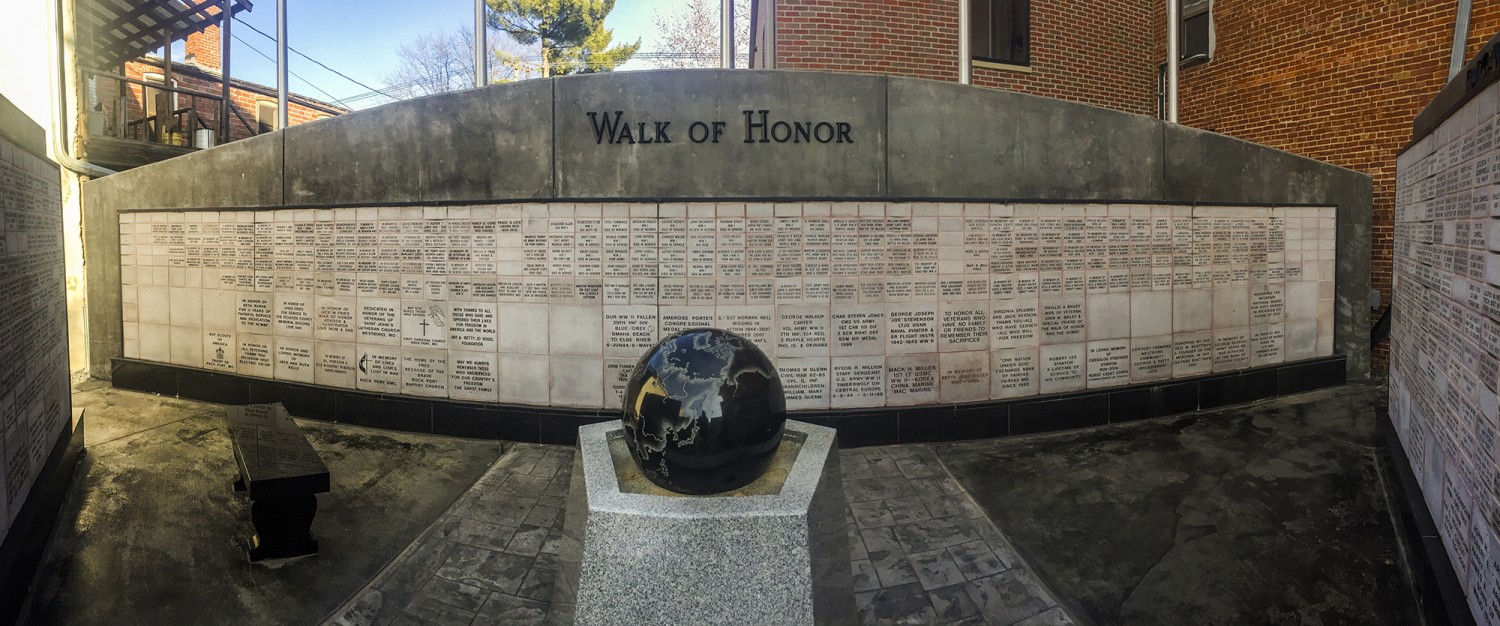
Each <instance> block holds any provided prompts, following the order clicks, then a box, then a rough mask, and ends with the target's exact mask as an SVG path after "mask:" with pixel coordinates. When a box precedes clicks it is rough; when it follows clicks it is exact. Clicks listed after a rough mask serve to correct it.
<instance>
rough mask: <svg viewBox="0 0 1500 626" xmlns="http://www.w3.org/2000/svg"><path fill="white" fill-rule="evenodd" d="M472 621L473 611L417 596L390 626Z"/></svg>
mask: <svg viewBox="0 0 1500 626" xmlns="http://www.w3.org/2000/svg"><path fill="white" fill-rule="evenodd" d="M473 621H474V612H473V611H465V610H463V609H460V608H458V607H454V606H448V605H446V604H443V603H441V602H437V601H435V600H432V599H430V598H426V597H423V596H417V598H416V599H414V600H412V601H411V603H410V604H407V605H406V608H405V609H404V610H402V611H401V614H400V615H398V616H396V619H394V620H392V621H391V625H392V626H417V625H419V624H420V625H426V626H468V624H469V623H470V622H473Z"/></svg>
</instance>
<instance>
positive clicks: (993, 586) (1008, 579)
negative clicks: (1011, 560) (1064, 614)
mask: <svg viewBox="0 0 1500 626" xmlns="http://www.w3.org/2000/svg"><path fill="white" fill-rule="evenodd" d="M1034 586H1035V584H1034V583H1033V582H1032V581H1030V580H1029V574H1028V573H1027V572H1026V571H1025V570H1021V569H1013V570H1008V571H1004V572H1001V573H999V574H995V575H994V576H987V577H984V578H981V579H979V580H974V581H969V582H967V583H964V590H965V591H966V592H968V594H969V599H971V600H973V601H974V604H975V605H976V606H978V607H979V612H980V613H982V614H983V615H984V620H985V621H986V622H988V623H991V624H1014V623H1016V622H1018V621H1021V620H1023V619H1026V618H1028V617H1031V616H1032V615H1036V614H1037V613H1040V612H1042V611H1045V610H1047V609H1049V608H1051V607H1049V606H1048V605H1047V604H1046V603H1045V602H1044V601H1043V600H1041V599H1039V598H1037V597H1036V596H1035V595H1033V593H1032V591H1031V589H1032V588H1033V587H1034Z"/></svg>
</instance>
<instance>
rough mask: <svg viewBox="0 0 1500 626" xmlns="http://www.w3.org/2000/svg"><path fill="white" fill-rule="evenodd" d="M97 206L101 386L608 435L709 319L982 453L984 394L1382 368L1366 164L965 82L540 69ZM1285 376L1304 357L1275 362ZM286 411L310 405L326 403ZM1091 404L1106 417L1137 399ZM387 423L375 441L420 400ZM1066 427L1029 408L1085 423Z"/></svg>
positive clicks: (149, 170) (816, 407)
mask: <svg viewBox="0 0 1500 626" xmlns="http://www.w3.org/2000/svg"><path fill="white" fill-rule="evenodd" d="M997 112H1002V113H997ZM84 194H85V198H84V204H85V217H86V220H88V221H89V223H93V224H105V225H106V226H105V227H103V228H91V229H86V231H88V232H87V234H86V237H87V238H88V240H87V241H86V249H87V250H88V251H90V252H89V254H91V255H92V256H91V257H90V258H105V259H118V260H119V262H118V263H112V264H99V265H98V266H94V265H91V266H90V270H89V271H90V274H89V286H90V287H89V288H90V292H89V303H90V304H89V309H90V312H91V316H90V335H91V346H90V348H91V349H90V354H91V357H90V361H91V363H92V364H93V368H94V371H95V373H96V374H98V375H112V374H114V373H115V372H112V371H111V366H112V365H115V364H118V365H120V366H122V367H124V368H125V369H124V370H122V371H125V372H126V373H127V375H126V376H125V377H124V378H117V379H116V382H117V384H121V383H122V382H124V383H125V384H129V385H136V386H139V385H142V384H144V385H145V386H146V387H149V388H151V389H152V390H155V391H159V392H163V393H178V392H179V391H181V392H184V393H189V392H193V393H196V392H198V391H201V390H203V389H210V390H215V391H214V393H217V394H219V395H218V396H216V397H217V398H219V399H221V401H243V400H240V398H248V397H255V398H269V397H271V396H274V395H283V396H284V395H289V394H294V393H295V394H305V392H303V391H299V389H300V388H292V387H285V386H283V387H275V388H273V387H270V386H266V385H259V386H257V383H254V382H253V381H256V380H269V381H278V382H284V383H285V384H287V385H313V386H315V387H320V388H323V387H326V388H333V389H347V390H358V391H360V392H364V393H367V394H370V395H369V396H365V397H360V398H351V399H350V400H349V401H348V402H347V403H344V404H348V405H349V406H355V405H359V406H364V407H367V408H368V407H371V406H373V405H371V404H369V403H370V402H377V401H378V402H388V401H396V400H403V401H404V400H416V399H420V398H432V399H442V400H451V401H459V402H483V403H495V402H498V403H502V404H505V405H519V406H523V407H537V408H548V407H552V408H567V409H569V410H581V411H586V412H591V413H590V414H592V415H605V414H607V413H609V412H611V411H613V410H615V407H617V405H618V394H619V388H620V385H621V380H622V377H623V376H624V374H625V372H626V370H627V369H628V368H629V367H630V366H631V365H632V364H633V362H634V359H635V358H637V357H638V356H639V355H640V353H641V352H642V351H643V350H644V349H645V348H646V347H648V346H649V345H651V344H653V343H654V342H655V341H656V340H657V339H658V338H660V337H661V336H664V335H665V334H667V333H670V332H673V331H675V330H678V329H682V328H687V327H692V326H698V325H717V326H723V327H726V328H729V329H731V330H735V331H738V332H742V333H743V334H746V335H748V336H749V337H750V338H751V339H752V340H754V341H755V342H756V343H758V344H760V345H761V346H763V347H764V348H765V349H766V351H767V353H768V354H771V355H773V358H775V359H776V361H777V366H778V368H779V369H780V370H781V372H782V375H783V376H784V378H785V379H786V380H787V382H788V392H789V405H790V407H791V408H792V409H793V410H799V411H804V412H808V411H811V412H817V411H823V412H827V413H830V415H831V414H832V413H836V412H840V411H843V413H840V414H839V415H837V416H834V417H829V418H828V419H839V420H844V421H843V422H839V425H840V428H844V427H845V426H849V427H850V429H853V428H855V427H863V426H864V425H870V424H885V426H882V428H887V427H889V429H890V432H888V433H887V435H889V436H888V437H886V438H887V439H891V438H902V437H906V436H907V435H902V436H900V437H898V436H897V435H895V434H893V433H894V430H895V426H893V424H895V421H893V420H892V419H891V416H892V415H894V413H893V411H897V410H899V411H904V413H902V417H900V420H902V422H903V424H902V425H901V426H900V429H901V430H902V431H903V432H906V433H908V435H909V436H915V437H923V436H926V437H964V436H968V437H973V436H992V435H994V434H1008V433H1013V432H1021V429H1018V428H1017V426H1016V424H1017V423H1018V422H1016V421H1015V418H1014V414H1013V413H1007V412H1004V410H1001V412H999V413H997V412H996V411H997V409H995V408H994V407H995V406H998V405H994V404H993V403H995V402H998V401H1001V400H1006V401H1011V400H1016V399H1029V398H1057V397H1060V396H1059V394H1087V393H1088V392H1092V391H1095V390H1100V391H1101V392H1102V391H1118V390H1124V389H1127V388H1129V389H1140V390H1142V391H1143V392H1146V396H1142V397H1141V398H1138V399H1137V402H1136V404H1140V403H1141V402H1145V403H1146V404H1145V405H1142V406H1144V407H1145V408H1144V409H1143V410H1144V411H1146V412H1145V413H1141V414H1138V415H1136V417H1140V416H1145V415H1149V414H1161V413H1162V412H1169V411H1180V410H1192V409H1194V408H1198V407H1199V406H1200V400H1201V405H1202V406H1209V405H1210V404H1209V403H1210V402H1216V403H1219V404H1226V403H1233V402H1243V401H1247V400H1250V399H1255V398H1260V397H1265V396H1266V395H1275V394H1276V393H1277V392H1278V390H1281V392H1286V390H1295V389H1299V388H1307V386H1308V385H1312V386H1316V385H1320V384H1336V382H1341V381H1342V380H1343V379H1344V376H1345V375H1347V376H1349V377H1353V378H1361V377H1364V376H1366V375H1368V371H1369V369H1368V368H1369V356H1368V355H1369V343H1368V337H1367V325H1368V311H1367V309H1366V308H1365V298H1366V293H1367V292H1366V289H1367V286H1368V277H1369V276H1368V274H1369V266H1368V262H1369V202H1370V187H1369V179H1368V178H1367V177H1365V176H1363V175H1361V174H1358V173H1355V172H1351V171H1348V170H1343V169H1340V168H1336V167H1332V166H1329V165H1326V164H1322V163H1317V162H1314V161H1310V160H1307V159H1303V158H1300V157H1296V156H1293V155H1290V154H1286V153H1283V152H1278V151H1275V150H1270V149H1267V148H1264V147H1260V146H1255V145H1252V144H1247V143H1244V142H1241V141H1237V140H1234V139H1231V138H1228V137H1223V136H1220V135H1215V134H1213V133H1208V132H1203V131H1197V130H1193V129H1188V128H1183V127H1180V126H1176V125H1170V124H1165V123H1163V122H1161V121H1159V120H1155V119H1152V118H1147V117H1142V116H1136V115H1129V114H1124V113H1119V112H1115V111H1109V110H1104V109H1098V108H1094V107H1090V106H1086V105H1080V104H1076V103H1069V102H1063V101H1058V100H1051V99H1047V98H1039V97H1035V96H1027V95H1022V94H1015V93H1006V92H1001V91H993V90H986V89H978V88H972V87H966V86H961V85H951V84H945V83H936V82H929V81H921V80H911V79H901V78H886V77H879V76H851V75H838V74H819V73H809V72H775V71H770V72H767V71H720V70H706V71H668V72H643V73H622V74H614V75H598V76H578V77H564V78H557V79H551V80H538V81H525V82H522V83H516V84H511V85H501V86H494V87H489V88H486V89H482V90H474V91H467V92H460V93H453V94H445V95H440V96H435V97H430V98H423V99H418V100H411V101H406V102H401V103H396V104H393V105H388V106H385V107H380V108H379V109H374V110H371V111H365V112H359V113H356V114H352V115H345V116H339V117H337V118H333V119H329V120H322V121H318V122H314V123H311V124H305V125H300V126H296V127H293V128H291V129H288V130H286V131H284V132H278V133H274V134H270V135H266V136H262V137H257V138H254V139H250V140H246V141H242V142H236V143H234V144H229V145H226V146H222V147H219V148H215V149H212V150H207V151H203V152H201V153H197V154H193V155H189V156H186V157H182V158H178V159H173V160H171V161H168V162H163V163H161V164H154V165H151V166H147V167H143V168H138V169H136V170H132V171H129V172H125V173H122V174H117V175H113V176H109V177H106V178H103V179H100V180H97V181H92V182H90V183H88V184H87V185H86V186H85V190H84ZM119 357H123V360H120V361H117V362H113V363H112V359H116V358H119ZM1320 357H1326V358H1324V359H1323V360H1322V361H1319V360H1318V359H1319V358H1320ZM1297 363H1315V364H1317V366H1318V368H1321V369H1316V368H1315V369H1309V370H1286V371H1283V370H1282V369H1280V366H1282V365H1286V364H1297ZM153 364H168V365H173V366H176V367H178V368H182V369H181V370H180V372H185V373H184V374H182V375H183V376H186V377H187V378H183V379H181V380H183V381H185V382H182V384H181V385H180V386H179V385H178V384H177V382H176V381H177V380H178V378H177V374H172V373H161V372H158V369H159V368H157V369H151V368H149V367H147V368H146V369H142V366H151V365H153ZM1329 369H1334V370H1335V371H1336V376H1330V375H1328V370H1329ZM1315 370H1316V372H1317V374H1316V375H1315V376H1310V375H1308V374H1309V373H1311V372H1314V371H1315ZM226 374H227V375H233V376H234V377H239V378H250V379H251V380H252V383H251V384H250V386H249V387H248V389H249V390H248V391H236V390H235V389H239V390H244V389H245V387H244V386H239V387H233V388H231V387H229V386H225V383H224V381H223V380H221V378H215V377H222V376H224V375H226ZM1242 374H1243V375H1242ZM1213 375H1220V376H1221V377H1222V378H1217V379H1214V385H1215V386H1214V387H1213V389H1212V390H1211V391H1203V392H1202V395H1203V396H1211V397H1207V398H1206V399H1203V398H1200V388H1199V386H1198V385H1197V383H1194V384H1192V385H1180V386H1177V387H1174V388H1171V389H1165V390H1164V391H1162V392H1161V393H1157V392H1155V391H1152V389H1155V388H1156V387H1157V386H1161V385H1163V384H1165V383H1167V382H1171V381H1185V380H1198V379H1200V378H1202V379H1205V380H1206V378H1205V377H1209V378H1212V377H1213ZM1315 379H1316V380H1315ZM1316 381H1324V382H1316ZM1328 381H1332V382H1328ZM143 388H145V387H143ZM257 389H259V390H260V391H257ZM302 397H306V398H309V400H310V401H309V402H307V403H304V406H305V407H306V409H307V411H310V412H312V413H315V414H322V413H324V412H335V411H338V410H339V409H338V406H342V404H339V403H340V402H342V401H330V402H333V403H334V404H336V405H338V406H334V407H333V408H329V406H327V404H326V402H324V401H322V400H321V399H318V398H313V397H312V396H311V395H304V396H302ZM320 402H324V403H322V404H320ZM1080 402H1084V403H1085V404H1087V405H1088V407H1093V408H1092V409H1089V410H1094V409H1098V408H1100V407H1102V408H1103V410H1104V412H1105V415H1104V417H1103V419H1106V420H1108V419H1116V418H1119V416H1113V417H1112V416H1110V415H1109V412H1110V411H1111V408H1110V407H1116V406H1125V405H1126V404H1127V403H1126V402H1124V401H1123V400H1122V401H1119V402H1112V401H1110V400H1109V399H1108V398H1105V396H1089V397H1087V398H1085V399H1084V400H1081V401H1080ZM984 403H991V404H988V405H986V404H984ZM1147 405H1149V406H1147ZM964 406H967V407H970V408H976V407H977V408H982V409H984V411H983V412H981V411H978V409H976V410H975V411H973V412H971V414H972V415H973V416H974V419H973V420H972V421H971V422H969V423H971V424H978V425H982V427H979V428H970V429H967V430H963V429H960V431H944V430H942V429H937V428H933V426H935V425H936V424H937V422H936V421H934V420H939V419H943V420H952V419H955V418H954V416H953V415H950V414H951V413H952V412H953V411H954V410H956V409H955V407H964ZM392 407H395V405H392ZM985 407H988V408H985ZM396 408H399V409H400V411H397V410H396ZM396 408H391V409H390V413H391V414H390V416H389V418H388V419H387V418H385V417H382V418H380V420H379V421H380V423H381V424H384V425H397V426H400V425H402V423H401V420H402V419H403V418H401V417H399V414H400V413H401V411H405V412H406V413H405V414H408V415H409V414H411V411H412V410H414V409H415V408H416V407H414V406H412V405H411V403H408V404H402V405H400V407H396ZM461 408H462V407H461ZM1072 408H1074V407H1062V406H1060V405H1057V406H1053V407H1051V408H1050V409H1046V410H1040V409H1039V410H1038V411H1036V413H1037V417H1035V418H1028V419H1034V420H1040V421H1046V420H1049V419H1050V420H1054V421H1055V420H1063V421H1067V420H1068V419H1073V420H1074V422H1069V423H1075V425H1082V424H1084V423H1101V422H1098V421H1094V420H1095V418H1096V417H1097V416H1093V415H1091V416H1089V417H1087V418H1079V417H1077V416H1078V415H1080V412H1078V411H1073V410H1071V409H1072ZM917 409H933V411H935V412H933V413H931V414H923V413H920V411H917ZM434 410H435V409H434ZM463 410H465V411H468V410H469V409H467V408H463ZM381 411H385V409H381ZM850 411H855V412H850ZM944 411H946V413H944ZM350 412H351V413H353V411H350ZM370 412H371V411H365V413H367V414H368V413H370ZM938 413H942V414H941V415H938ZM981 413H982V414H981ZM1059 413H1061V414H1065V417H1062V418H1058V417H1056V416H1057V415H1058V414H1059ZM804 414H806V413H804ZM865 415H874V416H876V417H875V418H871V419H856V418H859V417H860V416H865ZM934 416H936V417H934ZM526 417H527V416H525V415H519V414H518V418H526ZM813 417H816V415H814V416H813ZM338 418H339V419H344V417H342V416H338ZM414 419H415V420H417V421H421V420H428V421H423V422H422V423H421V424H419V425H418V427H417V429H419V430H426V429H429V428H435V427H434V426H433V424H435V423H436V420H437V419H438V418H437V417H436V416H435V414H434V413H432V412H430V411H429V412H427V413H424V414H423V416H422V417H419V418H414ZM474 419H486V418H484V417H482V416H478V417H474ZM529 419H533V420H535V419H537V418H536V417H535V415H531V416H530V417H529ZM542 419H543V420H544V421H545V420H546V419H550V418H548V417H543V418H542ZM1008 419H1009V420H1010V421H1007V420H1008ZM856 422H858V423H856ZM413 423H416V422H415V421H414V422H413ZM570 423H571V422H570ZM1058 423H1059V424H1062V421H1059V422H1058ZM1033 426H1034V425H1033ZM1031 427H1032V426H1026V428H1031ZM1056 427H1063V426H1051V427H1050V428H1056ZM543 428H544V429H545V425H544V426H543ZM1042 428H1043V429H1048V428H1049V427H1048V426H1047V425H1042ZM560 430H562V431H566V429H560ZM848 430H849V429H846V431H845V432H847V431H848ZM944 432H947V433H948V434H946V435H945V434H942V433H944ZM841 436H842V435H841ZM879 440H882V439H881V437H876V438H873V439H871V440H870V441H879Z"/></svg>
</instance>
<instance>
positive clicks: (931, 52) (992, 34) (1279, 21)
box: [752, 0, 1500, 367]
mask: <svg viewBox="0 0 1500 626" xmlns="http://www.w3.org/2000/svg"><path fill="white" fill-rule="evenodd" d="M1181 1H1182V3H1183V8H1182V15H1183V26H1182V33H1183V37H1182V41H1183V55H1182V56H1183V59H1184V61H1183V63H1182V65H1181V66H1180V67H1182V68H1183V69H1182V70H1181V77H1180V98H1179V107H1180V115H1179V120H1180V122H1181V123H1183V124H1185V125H1189V126H1193V127H1197V128H1204V129H1207V130H1212V131H1216V132H1220V133H1224V134H1227V135H1231V136H1234V137H1239V138H1241V139H1245V140H1247V141H1252V142H1255V143H1259V144H1263V145H1267V146H1271V147H1273V148H1279V149H1282V150H1286V151H1289V152H1293V153H1296V154H1301V155H1304V156H1307V157H1310V158H1314V159H1318V160H1320V161H1326V162H1329V163H1333V164H1335V165H1340V166H1343V167H1347V168H1350V169H1354V170H1358V171H1361V172H1364V173H1366V174H1369V175H1370V176H1371V178H1372V179H1373V180H1374V215H1373V216H1372V223H1373V225H1374V232H1373V236H1372V243H1373V247H1374V252H1373V255H1372V256H1373V258H1372V276H1371V282H1372V285H1373V286H1374V287H1376V288H1378V289H1380V291H1381V293H1382V301H1383V302H1389V301H1390V285H1391V246H1392V221H1393V211H1394V204H1393V197H1394V196H1393V190H1394V186H1395V168H1396V153H1397V152H1399V151H1400V150H1401V149H1402V148H1403V147H1404V146H1405V145H1406V144H1407V142H1408V141H1410V139H1411V128H1412V120H1414V119H1415V118H1416V116H1417V113H1419V112H1420V111H1421V110H1422V107H1423V106H1425V105H1426V103H1427V102H1428V101H1430V100H1431V98H1432V97H1433V96H1434V95H1436V94H1437V92H1438V90H1439V89H1440V88H1441V87H1442V85H1443V84H1444V83H1446V82H1447V71H1448V60H1449V56H1450V53H1451V46H1452V42H1453V32H1454V23H1455V19H1456V17H1457V5H1458V3H1457V2H1455V1H1453V0H1403V1H1402V2H1391V1H1387V2H1347V1H1344V0H1311V1H1309V0H1181ZM969 6H970V15H971V29H970V33H971V35H970V38H971V42H972V43H971V53H972V70H971V72H972V73H971V76H970V80H971V82H972V84H974V85H979V86H984V87H993V88H1000V89H1008V90H1013V91H1020V92H1025V93H1030V94H1035V95H1041V96H1050V97H1054V98H1061V99H1065V100H1073V101H1078V102H1084V103H1088V104H1093V105H1096V106H1101V107H1107V108H1111V109H1116V110H1120V111H1126V112H1130V113H1139V114H1144V115H1158V114H1159V112H1160V110H1161V104H1160V102H1161V95H1160V91H1161V74H1162V68H1163V64H1164V61H1165V57H1166V52H1165V49H1166V28H1165V13H1166V3H1165V2H1164V1H1163V0H1046V1H1037V2H1032V1H1030V0H970V5H969ZM752 14H753V15H754V16H755V17H756V18H757V21H758V24H757V27H756V33H755V34H754V35H752V41H753V42H754V43H755V44H756V45H757V46H758V48H759V50H758V51H753V52H752V56H753V57H754V56H757V53H758V55H759V58H760V59H762V61H761V62H762V63H763V64H764V65H766V66H770V67H776V68H781V69H818V70H830V71H842V72H869V73H879V74H890V75H897V76H912V77H918V78H929V79H935V80H946V81H957V80H959V67H960V63H959V56H958V41H959V2H956V1H954V0H908V1H903V2H899V3H897V2H874V1H869V0H757V4H756V7H755V8H754V9H753V10H752ZM1497 32H1500V5H1497V4H1495V3H1475V6H1474V8H1473V10H1472V13H1471V16H1470V22H1469V29H1468V36H1467V45H1466V47H1465V50H1464V58H1466V59H1467V58H1468V57H1469V56H1471V55H1472V54H1474V53H1475V52H1476V51H1478V49H1479V48H1480V47H1482V46H1483V45H1484V43H1485V42H1486V41H1488V39H1489V38H1490V37H1491V36H1493V35H1495V34H1496V33H1497ZM768 57H769V58H768ZM1385 358H1386V354H1385V347H1384V346H1380V347H1378V348H1377V350H1376V354H1375V364H1376V365H1377V367H1381V366H1383V364H1384V362H1385Z"/></svg>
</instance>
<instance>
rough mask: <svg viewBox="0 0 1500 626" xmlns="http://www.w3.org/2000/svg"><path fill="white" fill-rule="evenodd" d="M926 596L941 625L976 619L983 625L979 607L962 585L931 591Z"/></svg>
mask: <svg viewBox="0 0 1500 626" xmlns="http://www.w3.org/2000/svg"><path fill="white" fill-rule="evenodd" d="M927 596H928V599H929V600H930V601H931V602H932V610H933V613H934V614H935V616H936V618H937V619H938V620H939V621H941V622H943V623H949V624H951V623H954V622H956V621H958V620H962V619H966V618H977V619H978V620H979V621H978V622H977V623H979V624H983V623H984V616H982V615H980V614H979V607H978V606H977V605H975V604H974V600H973V599H972V598H970V597H969V592H968V591H967V590H965V589H964V586H963V585H953V586H952V587H943V588H942V589H933V590H931V591H929V592H928V594H927Z"/></svg>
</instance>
